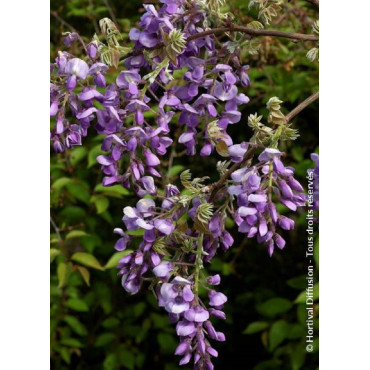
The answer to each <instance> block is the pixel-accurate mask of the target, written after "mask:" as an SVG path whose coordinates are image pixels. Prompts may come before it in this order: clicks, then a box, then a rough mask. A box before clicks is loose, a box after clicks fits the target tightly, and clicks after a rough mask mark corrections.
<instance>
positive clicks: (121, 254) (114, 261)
mask: <svg viewBox="0 0 370 370" xmlns="http://www.w3.org/2000/svg"><path fill="white" fill-rule="evenodd" d="M130 253H132V250H130V249H127V250H125V251H122V252H117V253H114V254H113V256H112V257H111V258H110V259H109V261H108V262H107V263H106V265H105V266H104V269H111V268H115V267H117V265H118V262H119V260H120V259H121V258H122V257H124V256H127V255H128V254H130Z"/></svg>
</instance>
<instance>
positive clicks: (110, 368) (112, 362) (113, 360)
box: [103, 353, 117, 370]
mask: <svg viewBox="0 0 370 370" xmlns="http://www.w3.org/2000/svg"><path fill="white" fill-rule="evenodd" d="M103 368H104V370H115V369H117V355H116V354H115V353H110V354H109V355H107V356H106V357H105V359H104V363H103Z"/></svg>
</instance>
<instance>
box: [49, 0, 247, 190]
mask: <svg viewBox="0 0 370 370" xmlns="http://www.w3.org/2000/svg"><path fill="white" fill-rule="evenodd" d="M186 6H187V5H186V3H185V2H184V1H182V0H176V1H170V0H168V1H167V0H166V1H163V6H162V7H161V8H160V9H159V10H157V9H156V8H155V7H154V6H153V5H144V8H145V9H146V13H144V15H143V16H142V17H141V21H140V22H139V26H140V29H139V28H133V29H132V30H131V31H130V34H129V37H130V39H131V40H132V41H133V42H134V47H133V53H132V54H133V55H132V56H130V57H128V58H126V59H125V61H124V66H125V68H126V70H123V71H121V72H120V74H119V75H118V77H117V79H116V82H115V83H113V84H110V85H108V86H106V81H105V77H104V74H105V73H106V71H107V69H108V67H107V65H105V64H104V63H101V62H98V58H99V52H100V51H99V50H100V49H99V45H98V43H97V41H96V40H94V41H92V42H91V43H90V44H89V45H88V46H87V48H86V49H87V51H88V55H87V57H88V58H87V60H86V61H84V60H82V59H79V58H75V57H74V56H73V55H71V54H69V53H66V52H61V53H59V56H58V57H57V58H56V61H55V63H54V64H52V72H53V76H52V77H53V84H52V85H51V116H53V117H56V125H55V127H54V129H53V130H52V133H51V139H52V141H53V145H54V148H55V150H56V151H57V152H61V151H63V150H64V149H65V148H71V147H72V146H74V145H81V141H82V137H84V136H86V135H87V130H88V128H89V127H90V125H91V122H92V121H95V122H96V123H95V129H96V131H97V133H98V134H101V135H104V136H105V139H104V142H103V145H102V150H104V151H106V152H108V154H107V155H104V156H100V157H98V159H97V160H98V162H99V163H100V164H101V165H102V171H103V173H104V175H105V177H104V179H103V185H105V186H110V185H114V184H117V183H118V184H122V185H123V186H125V187H126V188H129V187H130V185H131V184H133V186H134V190H135V191H136V192H137V194H138V195H139V196H142V195H143V194H155V192H156V187H155V185H154V179H153V176H154V177H161V174H160V172H159V171H158V170H157V169H156V167H157V166H158V165H159V163H160V157H161V156H163V155H165V154H166V152H167V148H168V147H169V146H170V145H171V144H172V139H171V138H170V137H169V136H170V126H169V124H170V122H171V121H174V120H175V119H176V121H177V122H178V123H179V125H180V127H182V130H183V132H182V134H181V135H180V137H179V138H178V142H179V143H181V144H183V145H184V146H185V147H186V152H187V154H188V155H194V154H195V153H196V151H197V149H196V145H197V143H198V141H199V140H201V141H202V144H201V148H200V154H201V155H202V156H208V155H210V154H211V153H212V151H213V150H214V148H215V145H216V144H217V142H218V141H220V140H222V141H224V142H225V143H226V144H227V145H231V144H232V140H231V138H230V136H229V135H228V134H227V133H226V129H227V126H228V125H229V124H234V123H236V122H238V121H239V120H240V118H241V113H240V112H239V111H238V106H239V105H241V104H246V103H248V101H249V99H248V97H246V96H245V95H244V94H242V93H239V92H238V87H237V85H238V84H239V85H242V86H247V85H248V84H249V79H248V76H247V74H246V71H247V69H248V67H247V66H244V67H242V66H241V65H240V64H239V59H238V57H237V56H236V55H229V57H228V59H229V60H230V64H233V65H234V68H233V67H232V66H231V65H228V64H224V63H223V60H224V59H225V58H224V55H223V54H222V53H221V54H219V53H218V51H217V50H216V48H215V44H214V40H213V37H212V36H206V37H200V38H197V39H194V40H192V41H189V42H187V43H186V39H187V38H189V37H190V36H192V35H196V34H197V33H199V32H201V31H203V30H204V28H203V27H202V24H203V22H204V21H205V19H206V17H207V14H206V12H204V11H202V9H201V8H200V7H198V6H197V5H194V7H195V8H193V9H192V12H191V14H189V15H184V13H185V11H186ZM179 30H181V33H180V34H181V38H182V40H183V41H184V44H183V46H182V47H180V49H179V47H176V45H177V44H176V40H172V39H171V35H172V34H173V32H174V31H176V32H177V31H179ZM76 38H77V36H76V34H74V33H72V34H68V35H67V36H66V37H65V42H66V45H67V46H70V45H71V43H72V42H74V41H75V40H76ZM166 40H167V41H166ZM168 40H169V41H168ZM166 42H167V45H166V44H165V45H163V44H164V43H166ZM153 48H154V51H156V52H154V51H153ZM148 49H149V51H151V52H152V53H153V54H152V55H151V57H150V58H148V56H147V54H145V53H147V50H148ZM173 50H177V52H176V54H175V57H174V55H173V53H172V54H171V52H173ZM166 61H167V63H166ZM161 63H162V64H163V63H164V64H163V65H162V64H161ZM184 68H185V70H186V72H182V73H183V76H182V82H181V83H179V84H177V85H173V86H169V87H167V86H168V85H169V83H170V82H171V80H172V79H173V75H174V72H175V71H183V70H184ZM150 75H152V77H151V78H147V76H150ZM97 88H100V89H102V90H103V92H100V90H99V91H98V90H97ZM98 106H99V107H100V108H97V107H98ZM67 110H68V112H66V111H67ZM146 112H151V113H155V117H156V118H155V119H154V120H148V119H146ZM66 113H68V114H66ZM67 116H69V117H71V116H72V117H71V118H68V119H67V118H66V117H67ZM70 121H72V122H70ZM212 123H213V124H212ZM215 126H216V130H214V129H213V130H212V129H210V128H211V127H213V128H214V127H215ZM122 158H126V159H127V160H128V161H129V165H128V167H127V168H126V169H123V170H122V169H120V166H119V163H120V161H121V160H122Z"/></svg>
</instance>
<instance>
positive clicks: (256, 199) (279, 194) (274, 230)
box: [228, 148, 305, 256]
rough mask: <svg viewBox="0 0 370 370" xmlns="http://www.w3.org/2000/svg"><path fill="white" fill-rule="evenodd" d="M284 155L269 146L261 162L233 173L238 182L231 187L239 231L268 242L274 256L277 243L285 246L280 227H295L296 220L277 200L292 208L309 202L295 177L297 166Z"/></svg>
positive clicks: (262, 154) (286, 228)
mask: <svg viewBox="0 0 370 370" xmlns="http://www.w3.org/2000/svg"><path fill="white" fill-rule="evenodd" d="M281 156H282V153H281V152H280V151H279V150H277V149H272V148H268V149H265V150H264V151H263V152H262V153H261V154H260V155H259V157H258V160H259V163H258V164H257V165H254V166H251V167H243V168H241V169H239V170H237V171H235V172H234V173H233V174H232V175H231V177H232V179H233V180H234V184H233V185H230V186H229V188H228V192H229V194H231V195H233V196H235V197H236V199H237V206H238V208H237V210H236V212H235V214H234V220H235V222H236V223H237V225H238V230H239V232H241V233H245V234H247V236H248V238H253V237H256V238H257V241H258V243H265V244H266V245H267V248H268V252H269V254H270V256H271V255H272V253H273V252H274V247H275V246H277V247H278V248H279V249H283V248H284V247H285V240H284V239H283V237H282V236H281V235H280V234H279V233H278V229H279V228H280V229H282V230H291V229H293V228H294V221H293V220H292V219H290V218H288V217H286V216H283V215H280V214H279V213H278V212H277V210H276V206H275V199H276V200H277V201H278V202H279V203H281V204H282V205H284V206H285V207H287V208H288V209H290V210H291V211H296V210H297V207H301V206H304V205H305V194H304V193H303V187H302V186H301V184H300V183H299V182H298V181H297V180H296V179H295V178H294V169H293V168H291V167H285V166H284V165H283V163H282V161H281V159H280V158H281Z"/></svg>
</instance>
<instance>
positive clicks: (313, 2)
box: [306, 0, 319, 8]
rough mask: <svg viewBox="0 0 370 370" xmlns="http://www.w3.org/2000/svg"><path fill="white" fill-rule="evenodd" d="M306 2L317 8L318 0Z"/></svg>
mask: <svg viewBox="0 0 370 370" xmlns="http://www.w3.org/2000/svg"><path fill="white" fill-rule="evenodd" d="M306 1H307V2H309V3H311V4H312V5H315V6H316V7H317V8H318V7H319V0H306Z"/></svg>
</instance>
